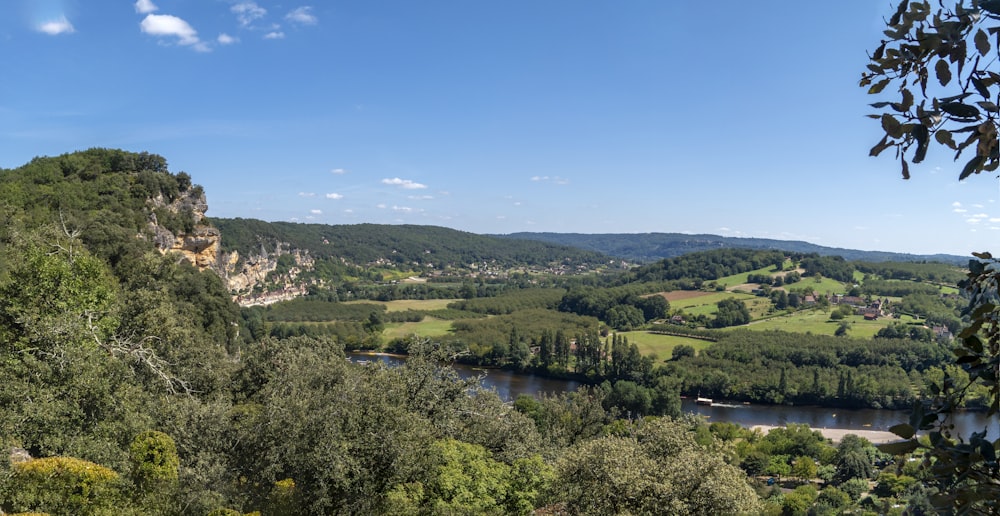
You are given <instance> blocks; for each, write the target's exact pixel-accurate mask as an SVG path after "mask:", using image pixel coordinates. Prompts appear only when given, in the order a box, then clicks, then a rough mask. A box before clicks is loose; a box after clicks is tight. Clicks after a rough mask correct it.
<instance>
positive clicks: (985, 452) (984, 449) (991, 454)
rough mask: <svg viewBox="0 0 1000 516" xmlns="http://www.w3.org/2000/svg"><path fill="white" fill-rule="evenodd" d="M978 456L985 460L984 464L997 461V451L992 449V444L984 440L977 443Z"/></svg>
mask: <svg viewBox="0 0 1000 516" xmlns="http://www.w3.org/2000/svg"><path fill="white" fill-rule="evenodd" d="M979 454H980V455H982V456H983V459H986V462H989V463H993V462H996V461H997V451H996V450H995V449H994V448H993V444H992V443H990V442H989V441H987V440H985V439H983V441H982V442H980V443H979Z"/></svg>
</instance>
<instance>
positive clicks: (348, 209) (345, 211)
mask: <svg viewBox="0 0 1000 516" xmlns="http://www.w3.org/2000/svg"><path fill="white" fill-rule="evenodd" d="M344 213H354V210H352V209H350V208H347V209H346V210H344Z"/></svg>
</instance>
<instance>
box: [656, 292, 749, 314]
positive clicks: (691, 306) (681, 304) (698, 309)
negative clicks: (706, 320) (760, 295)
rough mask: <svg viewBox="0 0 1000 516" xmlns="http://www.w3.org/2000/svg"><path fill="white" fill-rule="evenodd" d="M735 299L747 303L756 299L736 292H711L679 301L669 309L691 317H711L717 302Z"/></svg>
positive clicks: (671, 304)
mask: <svg viewBox="0 0 1000 516" xmlns="http://www.w3.org/2000/svg"><path fill="white" fill-rule="evenodd" d="M731 297H732V298H736V299H739V300H741V301H744V302H747V303H749V302H750V300H752V299H757V296H754V295H752V294H741V293H738V292H713V293H711V294H708V295H704V296H698V297H693V298H689V299H681V300H678V301H675V302H672V303H670V309H671V310H674V309H678V308H679V309H681V310H683V311H684V312H685V313H688V314H691V315H712V314H713V313H715V312H716V310H718V308H717V307H716V305H717V304H718V303H719V301H722V300H723V299H729V298H731Z"/></svg>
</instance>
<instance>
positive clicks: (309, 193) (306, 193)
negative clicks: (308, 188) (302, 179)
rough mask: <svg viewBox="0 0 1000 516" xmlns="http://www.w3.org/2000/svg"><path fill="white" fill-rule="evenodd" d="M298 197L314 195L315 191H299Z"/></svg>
mask: <svg viewBox="0 0 1000 516" xmlns="http://www.w3.org/2000/svg"><path fill="white" fill-rule="evenodd" d="M299 197H316V193H315V192H299Z"/></svg>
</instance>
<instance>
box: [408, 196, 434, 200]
mask: <svg viewBox="0 0 1000 516" xmlns="http://www.w3.org/2000/svg"><path fill="white" fill-rule="evenodd" d="M433 198H434V196H433V195H410V196H407V199H413V200H414V201H429V200H431V199H433Z"/></svg>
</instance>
